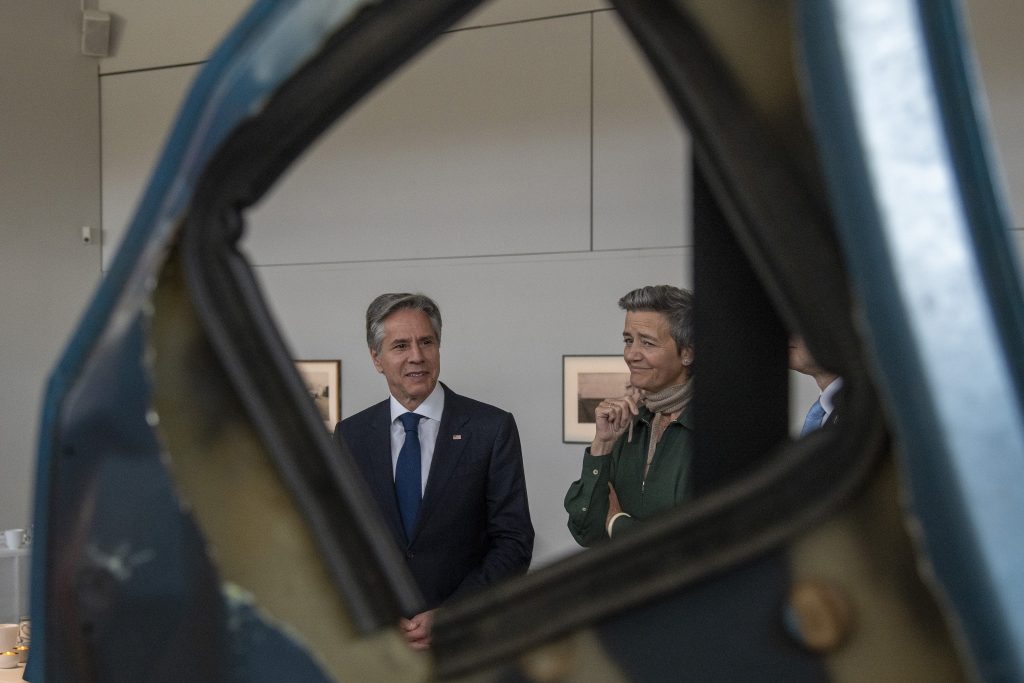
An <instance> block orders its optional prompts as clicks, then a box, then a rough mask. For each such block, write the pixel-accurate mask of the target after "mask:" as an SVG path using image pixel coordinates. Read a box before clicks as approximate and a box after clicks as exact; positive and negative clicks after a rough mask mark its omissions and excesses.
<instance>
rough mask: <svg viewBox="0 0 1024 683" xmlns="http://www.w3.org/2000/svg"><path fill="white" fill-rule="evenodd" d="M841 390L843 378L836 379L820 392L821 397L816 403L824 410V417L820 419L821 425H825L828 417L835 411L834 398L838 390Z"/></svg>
mask: <svg viewBox="0 0 1024 683" xmlns="http://www.w3.org/2000/svg"><path fill="white" fill-rule="evenodd" d="M842 388H843V378H842V377H836V378H835V379H834V380H832V382H831V383H830V384H829V385H828V386H827V387H825V389H824V391H822V392H821V396H820V397H819V398H818V401H819V402H820V403H821V407H822V408H823V409H824V410H825V417H823V418H821V424H825V423H826V422H827V421H828V416H829V415H831V414H832V411H833V410H834V409H835V407H836V404H835V398H836V394H837V393H839V390H840V389H842Z"/></svg>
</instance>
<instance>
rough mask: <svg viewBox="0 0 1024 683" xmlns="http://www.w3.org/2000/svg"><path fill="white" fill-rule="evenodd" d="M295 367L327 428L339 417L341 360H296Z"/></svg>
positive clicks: (333, 424) (336, 421)
mask: <svg viewBox="0 0 1024 683" xmlns="http://www.w3.org/2000/svg"><path fill="white" fill-rule="evenodd" d="M295 368H296V369H297V370H298V371H299V376H300V377H302V381H303V382H304V383H305V385H306V391H307V392H308V393H309V397H310V398H311V399H313V405H315V406H316V409H317V410H318V411H319V412H320V417H321V418H322V419H323V421H324V425H325V426H326V427H327V429H328V430H330V431H332V432H333V431H334V426H335V425H336V424H338V420H340V419H341V361H340V360H297V361H295Z"/></svg>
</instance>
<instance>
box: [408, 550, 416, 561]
mask: <svg viewBox="0 0 1024 683" xmlns="http://www.w3.org/2000/svg"><path fill="white" fill-rule="evenodd" d="M414 557H416V553H411V552H410V553H406V554H405V559H407V560H411V559H412V558H414Z"/></svg>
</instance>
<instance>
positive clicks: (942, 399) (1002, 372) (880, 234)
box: [800, 0, 1024, 680]
mask: <svg viewBox="0 0 1024 683" xmlns="http://www.w3.org/2000/svg"><path fill="white" fill-rule="evenodd" d="M800 8H801V9H800V12H801V21H802V30H803V34H804V39H803V45H804V52H805V57H806V65H807V71H808V81H809V85H810V90H811V106H812V109H813V117H814V120H815V124H816V129H817V132H818V134H819V138H818V142H819V147H820V149H821V151H822V155H823V158H824V161H825V165H826V168H827V175H828V181H829V185H830V187H831V194H832V199H833V202H834V205H835V206H836V207H837V208H838V211H837V213H838V222H839V227H840V236H841V240H842V243H843V245H844V249H845V252H846V255H847V259H848V267H849V270H850V273H851V276H852V278H853V280H854V283H855V285H856V287H857V289H858V291H859V292H860V295H861V298H862V301H863V302H864V318H865V321H866V323H867V325H866V333H867V336H868V338H869V340H870V343H871V344H872V345H873V347H874V360H875V363H876V365H877V368H878V370H879V372H878V376H879V381H880V382H881V385H882V388H883V390H884V392H885V393H886V394H887V396H888V399H889V400H888V404H889V406H890V408H891V411H892V413H893V415H894V416H895V418H896V428H897V432H898V436H899V437H900V440H901V444H902V451H903V453H904V459H905V463H904V464H905V469H906V472H907V474H908V482H909V483H908V488H909V494H910V506H911V510H912V513H913V515H914V516H915V517H916V519H917V521H918V522H919V525H920V532H921V539H922V541H923V544H924V548H925V550H926V553H925V555H926V558H927V559H926V561H927V563H928V564H929V565H930V571H931V572H933V573H934V577H935V579H936V582H937V584H938V586H939V588H940V590H941V591H942V592H943V593H944V594H945V596H946V598H947V599H948V605H949V607H951V608H952V610H951V613H950V615H949V616H950V618H951V619H952V620H953V621H954V624H955V626H956V627H958V628H959V630H960V633H961V635H962V636H963V639H964V645H965V646H966V650H967V651H968V653H969V659H970V660H972V661H973V665H974V667H975V669H976V672H977V673H978V675H979V676H980V677H981V678H982V679H983V680H1021V679H1022V678H1024V581H1022V580H1021V576H1022V573H1021V566H1022V562H1024V535H1022V534H1021V533H1020V529H1019V525H1020V520H1021V519H1024V497H1022V496H1021V495H1020V481H1021V478H1022V476H1024V419H1022V410H1021V407H1022V406H1021V397H1022V391H1021V389H1022V387H1024V377H1022V374H1021V372H1020V363H1021V359H1022V358H1024V348H1022V341H1024V334H1022V330H1024V326H1022V325H1021V316H1022V314H1024V305H1022V298H1021V292H1020V285H1019V280H1018V275H1017V269H1016V267H1015V263H1014V259H1013V248H1012V245H1011V243H1010V240H1009V236H1008V233H1007V225H1008V223H1007V221H1006V220H1005V211H1004V208H1003V205H1002V203H1001V201H1000V199H999V198H998V197H997V195H996V193H995V190H994V189H993V188H994V183H993V182H992V178H991V177H990V175H989V170H988V169H989V168H990V164H989V161H988V152H987V146H986V144H985V136H984V125H983V123H982V121H981V119H980V117H979V116H977V114H976V112H977V108H976V107H975V106H974V100H975V99H976V94H975V93H976V90H975V88H974V86H973V82H972V73H971V70H970V68H969V65H970V60H969V52H966V47H965V46H966V45H967V42H966V40H965V38H964V33H963V31H962V29H961V22H960V21H959V18H958V16H957V13H956V6H955V5H954V4H953V3H949V2H939V1H937V0H921V1H920V2H913V1H912V0H832V1H830V2H819V1H818V0H808V1H806V2H802V3H801V5H800Z"/></svg>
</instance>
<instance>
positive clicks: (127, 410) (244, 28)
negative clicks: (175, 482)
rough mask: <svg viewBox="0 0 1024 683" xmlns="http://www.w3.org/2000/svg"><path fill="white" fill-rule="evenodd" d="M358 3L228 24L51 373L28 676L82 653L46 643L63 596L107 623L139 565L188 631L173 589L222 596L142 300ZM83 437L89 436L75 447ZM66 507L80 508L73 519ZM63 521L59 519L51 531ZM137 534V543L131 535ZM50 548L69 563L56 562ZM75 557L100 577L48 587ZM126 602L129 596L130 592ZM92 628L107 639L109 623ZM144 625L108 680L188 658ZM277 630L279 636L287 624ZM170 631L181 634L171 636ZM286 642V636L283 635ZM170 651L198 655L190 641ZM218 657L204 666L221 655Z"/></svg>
mask: <svg viewBox="0 0 1024 683" xmlns="http://www.w3.org/2000/svg"><path fill="white" fill-rule="evenodd" d="M359 4H360V3H358V2H356V1H355V0H296V1H294V2H277V1H274V0H262V1H260V2H257V3H256V4H255V5H254V6H253V7H252V8H251V10H250V11H249V12H248V13H247V14H246V16H245V17H244V18H243V19H242V20H241V21H240V23H239V24H238V25H237V26H236V27H235V29H234V30H233V31H232V32H231V33H230V34H229V35H228V36H227V37H226V39H225V40H224V41H223V43H222V44H221V45H220V47H219V48H218V49H217V50H216V52H215V53H214V54H213V55H212V56H211V58H210V60H209V62H208V63H207V64H206V65H205V66H204V68H203V69H202V70H201V72H200V74H199V75H198V77H197V79H196V81H195V83H194V84H193V86H192V89H191V91H190V93H189V95H188V98H187V99H186V101H185V103H184V105H183V108H182V110H181V112H180V113H179V116H178V119H177V122H176V124H175V125H174V128H173V130H172V132H171V134H170V136H169V138H168V141H167V143H166V145H165V148H164V151H163V153H162V155H161V157H160V161H159V162H158V164H157V166H156V168H155V171H154V173H153V176H152V178H151V179H150V182H149V184H148V187H147V190H146V193H145V195H144V196H143V197H142V200H141V202H140V204H139V208H138V210H137V212H136V214H135V216H134V218H133V219H132V222H131V224H130V226H129V229H128V231H127V233H126V236H125V238H124V241H123V242H122V244H121V246H120V248H119V250H118V253H117V256H116V257H115V259H114V261H113V263H112V265H111V268H110V270H109V271H108V273H107V275H106V277H105V278H104V280H103V282H102V283H101V285H100V287H99V290H98V292H97V293H96V295H95V297H94V298H93V300H92V302H91V304H90V306H89V308H88V310H87V311H86V313H85V315H84V317H83V319H82V321H81V323H80V324H79V326H78V328H77V329H76V331H75V333H74V334H73V336H72V338H71V340H70V342H69V344H68V347H67V349H66V350H65V351H64V353H63V354H62V356H61V358H60V360H59V362H58V364H57V366H56V368H55V369H54V371H53V373H52V375H51V377H50V380H49V383H48V387H47V392H46V396H45V399H44V407H43V420H42V426H41V431H40V434H41V437H40V444H39V457H38V462H37V473H36V498H35V511H34V515H35V530H36V538H35V543H36V549H37V550H36V552H37V561H36V562H34V563H33V569H32V578H31V582H32V598H31V616H32V621H33V629H34V631H35V638H34V639H33V651H32V657H31V661H30V665H29V670H28V674H27V675H28V677H29V678H30V679H31V680H37V681H39V680H45V679H46V678H47V677H49V678H54V679H60V678H61V676H62V672H63V671H65V670H64V669H58V668H53V667H52V664H53V663H54V662H55V661H57V660H58V659H60V658H69V657H70V658H74V657H75V656H81V655H82V653H81V652H78V653H77V655H76V653H74V652H66V651H65V652H59V653H51V652H49V651H48V647H50V646H53V644H54V643H56V642H58V638H57V637H56V633H57V630H58V624H55V623H51V622H50V620H49V619H48V618H47V616H48V615H53V614H55V612H56V611H58V610H61V611H63V615H64V616H66V621H68V622H71V621H72V620H73V619H82V620H84V623H86V624H87V625H88V626H89V627H90V628H92V627H96V626H97V625H96V624H92V623H91V622H88V618H87V617H88V613H89V612H90V610H93V611H109V607H110V606H111V605H110V604H109V602H105V601H109V600H115V599H117V596H116V594H117V592H118V591H115V590H114V588H113V587H112V586H107V585H105V583H106V582H110V581H114V580H116V581H120V582H122V583H123V582H129V583H130V582H131V578H132V576H133V575H134V576H136V578H138V577H142V578H141V579H139V580H138V581H136V584H140V585H141V584H145V585H144V586H143V587H142V588H139V589H137V590H138V591H139V592H137V593H134V594H133V593H132V589H131V588H128V589H124V588H119V589H118V590H120V591H123V592H124V593H125V594H126V595H127V597H128V598H131V597H132V596H133V595H134V596H135V597H139V595H140V594H145V596H144V599H143V600H142V603H143V604H144V605H146V606H148V608H150V609H152V608H153V606H154V605H155V604H158V603H159V602H160V601H161V599H163V598H161V595H163V596H164V597H165V598H167V599H169V600H170V602H168V603H167V605H166V607H167V609H166V611H165V612H164V613H162V614H161V611H160V610H159V609H158V610H156V611H155V612H152V613H150V614H149V615H148V616H146V617H145V619H148V620H149V622H150V623H151V624H152V625H153V628H155V629H161V628H162V629H165V632H166V633H177V634H178V637H179V638H180V637H181V634H183V633H185V632H187V630H186V631H183V630H182V626H183V620H187V619H189V618H192V617H194V616H195V615H194V614H191V613H190V609H191V607H192V605H184V606H183V605H176V604H174V601H175V598H176V597H177V596H180V595H181V594H183V593H188V592H189V591H195V592H196V593H195V595H193V596H191V598H190V600H192V601H202V600H211V601H216V600H217V599H218V597H217V596H216V595H208V594H204V593H203V586H204V585H205V586H207V587H208V586H209V585H214V584H212V583H211V582H212V581H213V579H212V576H211V572H212V569H211V568H210V567H209V566H208V564H206V562H205V559H204V558H205V553H204V551H203V549H202V543H201V539H200V538H199V536H198V532H197V531H196V530H195V528H194V526H193V525H192V524H191V522H190V521H189V520H188V519H187V518H186V517H185V516H184V515H182V514H181V512H180V510H179V509H178V503H177V501H176V500H175V499H174V496H173V494H172V492H171V488H170V484H169V482H168V480H167V476H166V472H164V471H163V467H162V465H161V464H160V462H159V444H158V442H157V440H156V437H155V433H154V430H153V425H152V424H150V422H149V421H148V420H147V417H148V409H149V406H150V403H151V387H150V385H149V380H148V377H147V376H146V373H145V371H144V369H143V356H144V353H145V348H146V344H145V340H144V336H145V330H144V329H143V319H144V312H145V310H146V307H147V306H148V305H149V303H148V299H149V296H150V295H151V293H152V291H153V288H154V287H155V284H156V275H157V273H158V272H159V268H160V265H161V263H162V262H163V258H164V256H165V253H166V250H167V248H168V245H169V243H170V242H171V240H172V239H173V238H174V236H175V232H176V230H177V228H178V227H179V224H180V221H181V219H182V217H183V215H184V214H185V211H186V210H187V208H188V204H189V202H190V201H191V198H192V195H193V193H194V191H195V189H196V183H197V181H198V179H199V177H200V175H201V173H202V172H203V170H204V169H205V166H206V164H207V163H208V161H209V160H210V159H211V158H212V156H213V155H214V154H215V152H216V150H217V148H218V146H219V145H220V143H221V142H222V141H223V140H224V139H225V136H226V135H227V134H228V133H230V132H231V131H232V130H233V129H234V128H235V127H236V126H238V125H239V124H240V123H241V122H242V121H243V120H245V119H246V118H247V117H249V116H251V115H253V114H254V113H256V112H257V111H258V110H259V109H260V107H261V104H262V103H263V102H264V101H265V100H266V98H267V97H268V96H269V95H270V94H271V93H272V92H273V91H274V90H275V89H276V88H277V87H278V86H279V85H280V84H281V83H282V82H283V81H284V80H285V79H287V78H288V77H289V76H290V75H291V74H292V73H293V72H294V71H295V70H296V69H297V68H298V67H299V66H300V65H301V64H302V63H303V62H305V61H306V60H307V59H309V57H310V56H311V55H313V54H315V53H316V52H317V51H318V50H319V49H320V47H321V44H322V41H323V39H324V37H325V36H327V35H329V34H330V33H332V32H333V31H334V30H335V29H336V28H337V27H338V25H339V24H340V23H341V22H343V21H344V20H345V19H346V18H347V17H349V16H351V14H352V13H353V12H354V11H355V10H356V9H358V5H359ZM81 444H85V445H87V446H88V448H85V449H78V448H77V447H78V446H79V445H81ZM125 499H129V500H131V501H134V502H135V503H136V506H134V507H133V508H132V509H133V510H140V511H144V512H140V513H139V514H137V515H136V514H134V513H133V514H131V515H126V514H125V513H124V508H123V507H119V504H120V502H122V501H124V500H125ZM64 512H66V513H68V514H67V515H64V516H68V515H71V516H72V518H68V519H62V514H63V513H64ZM90 524H92V525H93V526H94V527H95V528H90ZM56 527H59V528H60V531H59V532H58V533H57V534H56V535H55V537H54V538H51V537H50V534H51V533H53V532H54V529H55V528H56ZM97 529H99V530H97ZM158 531H159V533H158ZM125 539H129V541H128V542H126V540H125ZM130 539H136V540H137V541H138V543H136V544H135V545H134V546H133V544H132V543H131V541H130ZM56 543H59V544H61V545H62V547H61V548H60V551H61V552H60V553H56V552H55V550H56V548H55V547H54V544H56ZM69 543H70V544H72V546H71V547H69V546H68V545H67V544H69ZM143 545H144V546H145V547H140V546H143ZM76 553H77V555H76ZM51 556H52V557H54V558H57V559H60V560H62V563H56V562H51V561H50V558H51ZM76 560H78V561H80V562H81V564H82V565H91V566H93V567H94V569H95V576H94V577H92V579H93V580H92V583H93V585H92V586H91V587H87V588H88V590H85V591H83V592H81V593H79V594H78V595H77V596H76V595H54V594H48V591H47V589H48V587H49V586H52V585H54V584H55V583H58V582H61V581H63V582H64V583H67V582H69V581H71V582H73V581H74V579H72V578H70V577H69V576H68V575H67V574H66V573H67V572H75V571H78V570H79V569H80V567H77V566H71V563H72V562H73V561H76ZM61 572H65V574H63V575H62V574H61ZM147 572H149V575H147ZM154 572H155V573H154ZM62 577H63V578H62ZM86 578H89V577H86ZM83 596H85V597H83ZM90 600H91V601H92V603H102V604H91V603H90ZM76 601H77V602H76ZM186 602H188V601H186ZM71 603H76V604H71ZM123 607H124V609H126V610H130V609H131V603H130V600H127V601H126V603H125V605H124V606H123ZM206 609H207V610H208V611H209V612H211V613H214V614H216V613H219V610H222V609H228V610H229V611H237V610H238V609H241V608H239V607H238V606H236V605H227V606H223V605H222V606H221V607H219V608H218V607H216V605H207V606H206ZM76 610H77V611H76ZM125 616H126V618H129V619H131V618H132V615H130V614H126V615H125ZM145 619H144V620H143V623H144V622H145ZM136 621H137V620H136ZM245 622H246V623H252V622H253V620H251V619H249V620H245ZM61 626H67V624H62V625H61ZM107 626H108V627H110V628H117V625H116V624H115V625H113V626H111V625H110V624H109V623H108V624H107ZM260 628H261V629H262V630H267V629H266V627H260ZM246 633H248V631H246ZM86 635H87V636H90V637H91V636H95V640H96V642H102V636H103V634H102V633H98V634H86ZM138 635H139V637H138V638H137V639H136V640H135V641H131V640H129V641H127V643H128V646H127V647H125V644H124V643H122V645H121V650H120V651H119V652H118V653H117V657H118V658H119V659H121V660H122V662H124V666H123V667H122V669H121V670H120V671H118V672H103V671H94V672H93V674H94V675H96V676H99V677H100V678H102V679H103V680H118V679H124V680H128V679H131V677H132V676H143V677H148V678H152V677H154V676H155V675H156V677H158V678H159V677H161V676H162V677H164V678H173V676H174V675H175V673H174V672H175V671H177V670H178V667H176V666H175V665H174V664H173V663H168V661H156V662H155V663H154V661H155V660H160V659H161V658H160V654H161V653H153V652H149V651H147V650H146V648H147V647H150V646H151V644H152V643H153V642H159V640H160V638H148V639H147V637H146V636H145V634H143V633H139V634H138ZM150 635H151V636H152V635H153V634H150ZM206 635H207V636H208V637H209V638H211V642H207V643H205V645H207V646H208V647H209V648H214V647H216V646H217V642H219V641H218V640H216V639H217V638H222V637H230V638H232V639H234V638H243V639H244V638H245V637H246V635H245V633H242V634H233V635H230V636H228V635H225V634H224V633H223V632H221V633H220V634H219V635H218V634H217V633H214V632H212V631H211V632H210V633H208V634H206ZM200 636H202V629H200ZM190 637H192V636H190ZM267 637H269V636H267V635H266V634H264V636H262V638H263V640H264V643H268V642H270V641H268V640H266V638H267ZM274 637H275V638H277V639H278V640H281V639H280V636H279V635H277V636H274ZM147 640H148V643H149V644H148V645H147ZM165 640H168V642H174V639H173V638H171V637H170V636H168V637H167V638H166V639H165ZM133 642H134V643H135V644H136V645H137V646H138V647H137V648H136V649H133V648H132V643H133ZM279 644H280V645H281V646H282V647H283V646H284V645H285V643H284V641H283V640H282V641H281V643H279ZM192 645H193V646H194V645H195V643H194V642H193V643H192ZM234 649H237V648H234ZM93 654H95V653H93ZM107 654H110V653H107ZM136 655H137V657H136ZM166 656H167V655H166V654H164V658H165V659H166ZM173 657H175V658H178V659H181V660H182V661H183V662H185V661H187V660H185V659H183V658H182V657H181V655H180V653H178V654H174V655H173ZM302 657H304V655H302V656H300V657H298V659H302ZM258 659H259V657H258V656H257V658H256V659H255V660H254V659H252V657H250V656H247V655H245V654H244V652H242V653H240V654H239V656H238V657H237V659H236V661H235V668H234V669H233V670H232V671H231V678H232V679H233V680H252V678H251V676H252V675H253V674H254V672H256V671H259V670H260V668H261V667H262V666H263V665H264V664H266V662H263V663H262V664H261V663H260V662H259V661H257V660H258ZM136 660H137V661H136ZM133 662H134V663H133ZM161 666H163V667H164V668H160V667H161ZM210 666H211V667H213V668H212V669H208V670H207V673H209V672H210V671H213V670H216V667H217V666H219V665H217V664H210ZM313 668H314V669H315V667H313ZM154 672H157V673H158V674H159V675H157V674H155V673H154ZM135 680H142V678H136V679H135ZM178 680H181V679H180V678H179V679H178ZM309 680H315V677H314V678H311V679H309Z"/></svg>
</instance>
